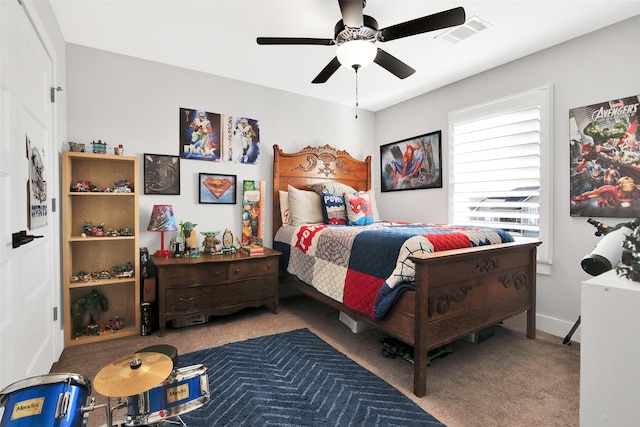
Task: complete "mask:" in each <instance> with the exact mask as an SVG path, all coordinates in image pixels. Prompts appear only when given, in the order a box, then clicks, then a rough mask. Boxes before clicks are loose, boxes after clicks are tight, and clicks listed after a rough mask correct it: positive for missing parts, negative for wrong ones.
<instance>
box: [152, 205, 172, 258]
mask: <svg viewBox="0 0 640 427" xmlns="http://www.w3.org/2000/svg"><path fill="white" fill-rule="evenodd" d="M147 231H159V232H160V233H161V234H160V242H161V243H160V249H159V250H157V251H156V253H155V254H154V255H155V256H163V257H168V256H169V255H171V252H170V251H168V250H166V249H165V248H164V233H165V232H167V231H178V227H177V226H176V218H175V217H174V216H173V206H171V205H153V210H152V211H151V219H150V220H149V226H148V227H147Z"/></svg>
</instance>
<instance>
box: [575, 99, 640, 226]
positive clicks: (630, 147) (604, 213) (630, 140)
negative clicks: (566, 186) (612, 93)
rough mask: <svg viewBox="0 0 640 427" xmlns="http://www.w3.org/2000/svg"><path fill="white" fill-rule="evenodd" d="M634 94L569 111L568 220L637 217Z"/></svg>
mask: <svg viewBox="0 0 640 427" xmlns="http://www.w3.org/2000/svg"><path fill="white" fill-rule="evenodd" d="M639 105H640V99H639V97H638V96H637V95H636V96H630V97H627V98H621V99H615V100H611V101H608V102H601V103H598V104H593V105H589V106H586V107H580V108H574V109H572V110H569V129H570V143H569V147H570V154H569V160H570V177H571V178H570V179H571V182H570V192H571V199H570V203H571V208H570V211H571V216H584V217H594V216H595V217H616V218H635V217H640V144H639V143H638V132H637V124H638V118H639V112H638V107H639Z"/></svg>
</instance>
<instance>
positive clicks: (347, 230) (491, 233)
mask: <svg viewBox="0 0 640 427" xmlns="http://www.w3.org/2000/svg"><path fill="white" fill-rule="evenodd" d="M506 242H513V237H512V236H511V235H510V234H509V233H507V232H506V231H503V230H499V229H493V228H482V227H471V226H453V225H441V224H418V223H401V222H377V223H375V224H373V225H367V226H335V225H327V224H313V225H301V226H291V225H289V226H286V227H281V228H280V229H279V230H278V232H277V233H276V237H275V239H274V249H276V250H278V251H280V252H282V253H283V256H282V258H281V262H282V263H283V267H284V268H286V270H287V272H289V273H291V274H293V275H295V276H296V277H297V278H298V279H299V280H301V281H302V282H305V283H306V284H308V285H310V286H312V287H314V288H315V289H316V290H318V291H319V292H321V293H323V294H325V295H326V296H328V297H330V298H332V299H334V300H336V301H338V302H341V303H343V304H344V305H346V306H347V307H349V308H351V309H354V310H357V311H359V312H361V313H364V314H367V315H368V316H371V317H373V318H376V319H381V318H382V317H383V316H384V315H385V313H386V312H387V311H388V309H389V307H391V305H392V304H393V303H394V302H395V301H396V300H397V298H398V297H399V296H400V295H401V293H402V292H403V291H405V290H407V289H411V288H412V287H413V284H414V273H415V266H414V263H413V262H412V261H411V260H409V256H412V255H415V254H420V253H428V252H436V251H442V250H448V249H459V248H466V247H472V246H482V245H491V244H498V243H506Z"/></svg>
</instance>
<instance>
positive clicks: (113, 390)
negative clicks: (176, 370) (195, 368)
mask: <svg viewBox="0 0 640 427" xmlns="http://www.w3.org/2000/svg"><path fill="white" fill-rule="evenodd" d="M172 370H173V361H172V360H171V358H170V357H169V356H167V355H165V354H162V353H154V352H144V353H134V354H133V355H129V356H125V357H121V358H119V359H117V360H114V361H113V362H111V363H109V364H108V365H107V366H105V367H104V368H102V369H101V370H100V372H98V374H97V375H96V377H95V379H94V380H93V388H94V389H95V390H96V391H97V392H98V393H100V394H101V395H103V396H106V397H124V396H134V395H136V394H140V393H143V392H145V391H147V390H151V389H152V388H154V387H156V386H158V385H160V384H161V383H162V382H163V381H164V380H166V379H167V377H168V376H169V374H170V373H171V371H172Z"/></svg>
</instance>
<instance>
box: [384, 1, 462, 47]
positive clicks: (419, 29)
mask: <svg viewBox="0 0 640 427" xmlns="http://www.w3.org/2000/svg"><path fill="white" fill-rule="evenodd" d="M465 19H466V16H465V12H464V9H463V8H462V7H456V8H453V9H449V10H445V11H443V12H440V13H434V14H433V15H429V16H423V17H422V18H418V19H414V20H412V21H407V22H403V23H401V24H396V25H392V26H390V27H387V28H383V29H382V30H380V32H379V38H378V39H379V40H380V41H381V42H386V41H389V40H396V39H400V38H403V37H408V36H414V35H416V34H422V33H426V32H429V31H434V30H440V29H442V28H449V27H454V26H456V25H462V24H464V21H465Z"/></svg>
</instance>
